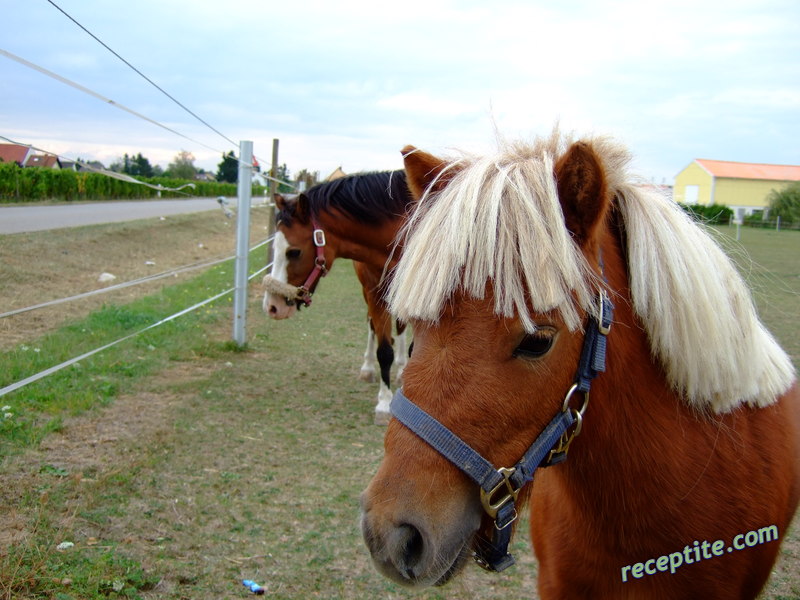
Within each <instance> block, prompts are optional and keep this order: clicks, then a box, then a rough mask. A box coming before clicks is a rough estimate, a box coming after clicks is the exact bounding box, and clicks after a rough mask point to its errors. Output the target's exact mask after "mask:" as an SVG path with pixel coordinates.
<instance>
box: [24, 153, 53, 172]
mask: <svg viewBox="0 0 800 600" xmlns="http://www.w3.org/2000/svg"><path fill="white" fill-rule="evenodd" d="M25 166H26V167H42V168H45V169H60V168H61V164H60V163H59V162H58V157H57V156H55V155H53V154H31V155H30V156H28V159H27V160H26V161H25Z"/></svg>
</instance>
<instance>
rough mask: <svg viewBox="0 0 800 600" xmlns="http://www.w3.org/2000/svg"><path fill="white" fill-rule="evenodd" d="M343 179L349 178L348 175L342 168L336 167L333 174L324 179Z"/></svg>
mask: <svg viewBox="0 0 800 600" xmlns="http://www.w3.org/2000/svg"><path fill="white" fill-rule="evenodd" d="M342 177H347V173H345V172H344V171H342V167H336V168H335V169H334V170H333V172H332V173H331V174H330V175H328V176H327V177H326V178H325V179H324V181H333V180H334V179H341V178H342Z"/></svg>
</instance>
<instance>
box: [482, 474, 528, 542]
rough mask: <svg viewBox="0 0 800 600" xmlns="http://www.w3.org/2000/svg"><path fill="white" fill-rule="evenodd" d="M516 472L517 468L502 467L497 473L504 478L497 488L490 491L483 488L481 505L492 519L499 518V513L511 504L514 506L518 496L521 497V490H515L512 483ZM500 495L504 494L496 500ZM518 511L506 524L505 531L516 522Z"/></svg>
mask: <svg viewBox="0 0 800 600" xmlns="http://www.w3.org/2000/svg"><path fill="white" fill-rule="evenodd" d="M515 471H516V469H515V468H513V467H512V468H511V469H509V468H506V467H500V468H499V469H497V472H498V473H500V475H502V476H503V479H502V481H500V482H499V483H498V484H497V485H496V486H494V487H493V488H492V489H491V490H490V491H488V492H487V491H486V490H484V489H483V488H481V504H483V510H485V511H486V513H487V514H488V515H489V516H490V517H492V518H493V519H496V518H497V512H498V511H499V510H500V509H501V508H502V507H503V506H504V505H505V504H506V503H507V502H509V501H510V502H511V503H512V504H513V503H514V502H516V501H517V496H518V495H519V490H518V489H515V488H514V484H513V483H512V482H511V476H512V475H513V474H514V472H515ZM499 494H503V495H502V496H501V497H499V498H495V497H496V496H498V495H499ZM516 519H517V516H516V511H515V513H514V518H513V519H511V520H510V521H508V522H507V523H504V524H503V526H502V529H505V528H506V527H508V526H509V525H511V523H513V522H514V521H516Z"/></svg>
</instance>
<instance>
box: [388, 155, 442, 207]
mask: <svg viewBox="0 0 800 600" xmlns="http://www.w3.org/2000/svg"><path fill="white" fill-rule="evenodd" d="M400 152H401V154H402V155H403V164H404V165H405V168H406V180H407V182H408V189H409V190H411V195H412V196H413V197H414V200H419V199H420V198H421V197H422V194H424V193H425V190H426V189H428V187H429V186H430V185H431V184H432V183H433V184H434V187H433V190H432V191H438V190H440V189H441V188H443V187H444V186H445V185H447V182H448V181H449V180H450V176H445V177H439V175H440V174H441V173H442V171H443V170H444V169H445V167H447V165H448V164H449V163H448V162H447V161H446V160H442V159H441V158H437V157H435V156H433V155H432V154H428V153H427V152H423V151H422V150H417V149H416V148H415V147H414V146H406V147H405V148H403V149H402V150H401V151H400ZM434 182H435V183H434Z"/></svg>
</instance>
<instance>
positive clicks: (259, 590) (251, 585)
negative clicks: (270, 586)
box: [242, 579, 265, 596]
mask: <svg viewBox="0 0 800 600" xmlns="http://www.w3.org/2000/svg"><path fill="white" fill-rule="evenodd" d="M242 585H243V586H244V587H246V588H247V589H248V590H250V591H251V592H253V593H254V594H258V595H259V596H260V595H261V594H263V593H264V592H265V590H264V588H263V587H261V586H260V585H258V584H257V583H256V582H255V581H250V580H249V579H242Z"/></svg>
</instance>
